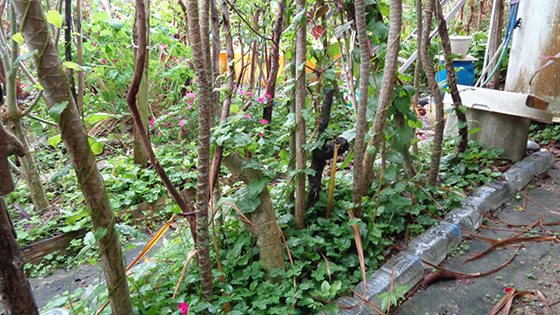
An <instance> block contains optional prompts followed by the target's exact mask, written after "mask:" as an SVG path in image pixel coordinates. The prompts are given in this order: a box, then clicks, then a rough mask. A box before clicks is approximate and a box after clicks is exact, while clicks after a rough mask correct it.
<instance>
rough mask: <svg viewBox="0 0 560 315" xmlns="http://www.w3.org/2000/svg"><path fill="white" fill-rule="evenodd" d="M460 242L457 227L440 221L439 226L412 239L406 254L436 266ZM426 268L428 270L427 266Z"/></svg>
mask: <svg viewBox="0 0 560 315" xmlns="http://www.w3.org/2000/svg"><path fill="white" fill-rule="evenodd" d="M461 241H462V237H461V229H460V228H459V226H458V225H456V224H453V223H449V222H446V221H442V222H440V224H439V225H437V226H433V227H431V228H429V229H428V230H427V231H426V232H424V233H422V234H421V235H420V236H417V237H416V238H415V239H413V240H412V241H411V242H410V244H409V246H408V250H407V251H406V252H407V253H409V254H411V255H415V256H417V257H420V258H421V259H422V260H425V261H427V262H430V263H432V264H436V265H438V264H439V263H441V262H442V261H443V260H444V259H445V257H446V256H447V254H449V253H450V252H451V251H452V249H453V246H457V245H459V243H461ZM426 268H428V266H427V265H426Z"/></svg>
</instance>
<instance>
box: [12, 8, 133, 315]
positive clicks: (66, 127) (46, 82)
mask: <svg viewBox="0 0 560 315" xmlns="http://www.w3.org/2000/svg"><path fill="white" fill-rule="evenodd" d="M12 3H13V5H14V9H15V11H16V16H17V19H18V21H19V22H20V24H21V31H22V33H23V37H24V39H25V42H26V44H27V46H28V48H29V50H30V51H32V50H37V51H38V52H39V53H38V54H36V55H35V60H36V62H37V71H38V74H39V81H40V83H41V85H42V86H43V89H44V94H45V97H46V100H47V106H48V107H49V108H51V107H53V106H55V105H56V104H62V103H65V102H66V103H67V106H66V108H65V110H64V111H63V112H62V114H61V115H60V120H59V123H58V125H59V128H60V131H61V137H62V141H63V142H64V145H65V146H66V149H67V150H68V154H69V156H70V158H71V160H72V163H73V165H74V168H75V170H76V176H77V179H78V183H79V185H80V189H81V191H82V193H83V195H84V199H85V202H86V205H87V207H88V208H90V209H91V219H92V222H93V229H94V230H95V231H98V230H100V229H101V230H105V231H106V233H105V235H104V236H103V237H101V238H100V239H99V240H98V242H97V244H98V246H99V253H100V255H101V264H102V266H103V271H104V273H105V279H106V282H107V288H108V290H109V299H110V301H111V309H112V311H113V314H115V315H120V314H127V315H128V314H132V305H131V302H130V292H129V289H128V282H127V279H126V273H125V270H124V265H123V256H122V251H121V247H120V242H119V237H118V234H117V232H116V231H115V228H114V226H115V217H114V215H113V211H112V210H111V206H110V204H109V198H108V197H107V192H106V191H105V185H104V183H103V178H102V177H101V174H100V173H99V170H98V169H97V165H96V164H95V162H96V161H95V156H94V155H93V153H92V152H91V149H90V147H89V143H88V138H87V134H86V130H85V128H84V125H83V124H82V121H81V119H80V115H79V113H78V109H77V106H76V103H75V101H74V98H73V97H72V96H71V95H70V86H69V83H68V77H67V76H66V74H65V72H64V69H63V68H62V63H61V61H60V58H59V57H58V51H57V49H56V47H55V46H54V45H53V42H52V40H51V38H50V34H49V31H48V25H47V21H46V20H45V17H44V15H43V9H42V5H41V2H40V1H39V0H15V1H13V2H12Z"/></svg>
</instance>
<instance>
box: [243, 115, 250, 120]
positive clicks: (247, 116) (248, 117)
mask: <svg viewBox="0 0 560 315" xmlns="http://www.w3.org/2000/svg"><path fill="white" fill-rule="evenodd" d="M243 117H245V118H247V119H251V116H249V115H247V114H244V115H243Z"/></svg>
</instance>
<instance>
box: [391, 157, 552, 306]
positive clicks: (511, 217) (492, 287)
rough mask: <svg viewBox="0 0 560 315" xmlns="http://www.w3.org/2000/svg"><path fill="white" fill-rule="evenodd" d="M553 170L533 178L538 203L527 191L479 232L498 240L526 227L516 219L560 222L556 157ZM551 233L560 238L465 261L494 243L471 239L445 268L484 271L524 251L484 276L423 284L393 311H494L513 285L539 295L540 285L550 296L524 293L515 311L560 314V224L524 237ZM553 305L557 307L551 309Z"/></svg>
mask: <svg viewBox="0 0 560 315" xmlns="http://www.w3.org/2000/svg"><path fill="white" fill-rule="evenodd" d="M549 175H550V177H547V176H544V177H547V178H544V177H541V178H540V179H539V180H538V181H537V182H533V183H532V184H533V185H534V186H535V188H534V189H529V191H528V197H529V198H530V199H532V200H534V201H535V202H531V201H529V200H527V203H526V209H525V210H523V207H524V201H525V200H524V199H525V198H524V197H523V196H522V198H521V199H520V200H514V201H513V202H510V203H508V204H506V205H505V206H504V207H503V209H502V210H500V211H497V212H496V213H493V216H494V217H495V218H496V219H497V220H489V219H485V220H484V222H483V227H481V228H480V229H479V233H478V234H479V235H483V236H486V237H489V238H492V239H495V240H498V239H504V238H506V237H508V236H511V235H513V234H515V232H518V231H521V230H522V229H523V227H518V226H513V225H515V224H518V225H528V224H530V223H533V222H535V221H537V220H538V219H540V218H542V219H543V222H545V223H549V222H560V210H559V207H560V206H559V205H560V185H558V183H560V162H556V164H555V165H554V167H553V169H551V170H550V171H549ZM544 208H546V209H544ZM498 221H499V222H498ZM547 230H548V231H547ZM551 235H552V236H556V237H557V239H556V240H549V241H542V242H526V243H523V244H519V243H518V244H512V245H508V246H504V247H498V248H496V249H495V250H493V251H491V252H490V253H489V254H488V255H486V256H485V257H482V258H480V259H477V260H474V261H472V262H469V263H466V264H465V265H462V264H463V263H464V262H465V261H466V260H467V259H469V258H472V257H474V256H476V255H477V254H479V253H482V252H484V251H485V250H486V249H488V248H489V247H490V246H491V245H490V244H489V243H487V242H486V241H482V240H480V239H478V238H472V239H471V240H467V241H465V242H463V243H462V244H461V246H459V249H458V250H457V251H456V252H455V256H454V257H453V258H451V259H449V260H448V261H447V262H446V263H445V264H444V265H442V267H444V268H445V269H447V270H451V271H456V272H463V273H478V272H480V273H484V272H487V271H490V270H493V269H495V268H497V267H499V266H501V265H503V264H505V263H506V262H507V261H508V260H510V259H511V258H512V257H513V256H514V253H515V251H516V250H519V254H518V256H517V257H516V258H515V260H513V262H511V263H510V264H509V265H508V266H507V267H505V268H504V269H502V270H500V271H498V272H496V273H494V274H491V275H488V276H485V277H481V278H472V279H462V280H445V281H440V282H436V283H434V284H432V285H430V286H429V287H428V288H427V289H419V290H418V292H416V293H415V294H414V295H413V296H412V297H411V298H410V299H409V300H407V301H406V302H405V303H403V305H402V306H401V307H399V309H398V310H397V311H396V312H394V313H393V314H403V315H405V314H414V315H416V314H430V315H443V314H446V315H451V314H461V315H467V314H473V315H475V314H476V315H480V314H488V313H489V312H490V311H491V310H492V308H493V307H494V305H495V304H496V303H498V301H500V299H501V298H502V297H503V296H505V295H506V294H507V293H506V292H507V291H510V289H507V288H511V289H515V290H520V291H531V292H533V293H534V294H535V295H534V297H536V294H537V290H538V291H540V292H541V293H542V295H543V296H544V298H545V301H546V302H545V301H543V300H542V299H538V298H537V299H531V298H522V297H518V298H516V299H515V300H514V302H513V305H512V308H511V311H510V313H509V314H551V313H552V314H560V243H559V242H558V237H559V235H560V225H555V226H544V227H539V226H536V227H534V228H532V229H531V231H530V232H529V233H525V234H524V235H523V237H536V236H551ZM547 304H548V306H547ZM547 307H550V308H551V312H549V311H548V310H547Z"/></svg>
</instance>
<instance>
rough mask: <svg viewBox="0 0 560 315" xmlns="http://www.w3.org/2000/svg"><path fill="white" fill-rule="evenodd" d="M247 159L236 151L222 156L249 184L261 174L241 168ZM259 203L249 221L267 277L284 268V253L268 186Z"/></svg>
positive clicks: (233, 172)
mask: <svg viewBox="0 0 560 315" xmlns="http://www.w3.org/2000/svg"><path fill="white" fill-rule="evenodd" d="M247 161H248V160H247V159H245V158H243V157H241V156H240V155H239V154H238V153H237V152H233V153H232V154H230V155H229V156H227V157H226V158H224V161H223V163H224V166H225V167H227V169H228V170H229V171H230V172H231V173H232V174H233V175H234V176H236V177H239V178H240V179H241V180H242V181H243V182H244V183H245V184H247V185H249V183H250V182H252V181H254V180H261V179H262V178H263V174H262V172H260V171H257V170H254V169H250V168H243V164H244V163H245V162H247ZM259 199H260V200H261V203H260V205H259V206H258V207H257V209H256V210H255V212H253V213H252V214H251V217H250V218H251V222H253V224H254V226H255V228H256V229H253V231H252V233H253V234H255V235H256V237H257V246H258V247H259V251H260V253H259V256H260V259H261V261H262V262H263V267H264V269H265V271H266V275H267V277H268V275H269V273H270V271H271V270H272V269H275V268H278V269H284V254H283V251H282V237H281V233H282V232H281V231H280V227H279V226H278V222H277V221H276V213H275V212H274V206H273V205H272V198H271V197H270V192H269V191H268V187H266V186H265V187H264V188H263V190H262V192H261V193H260V194H259Z"/></svg>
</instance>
